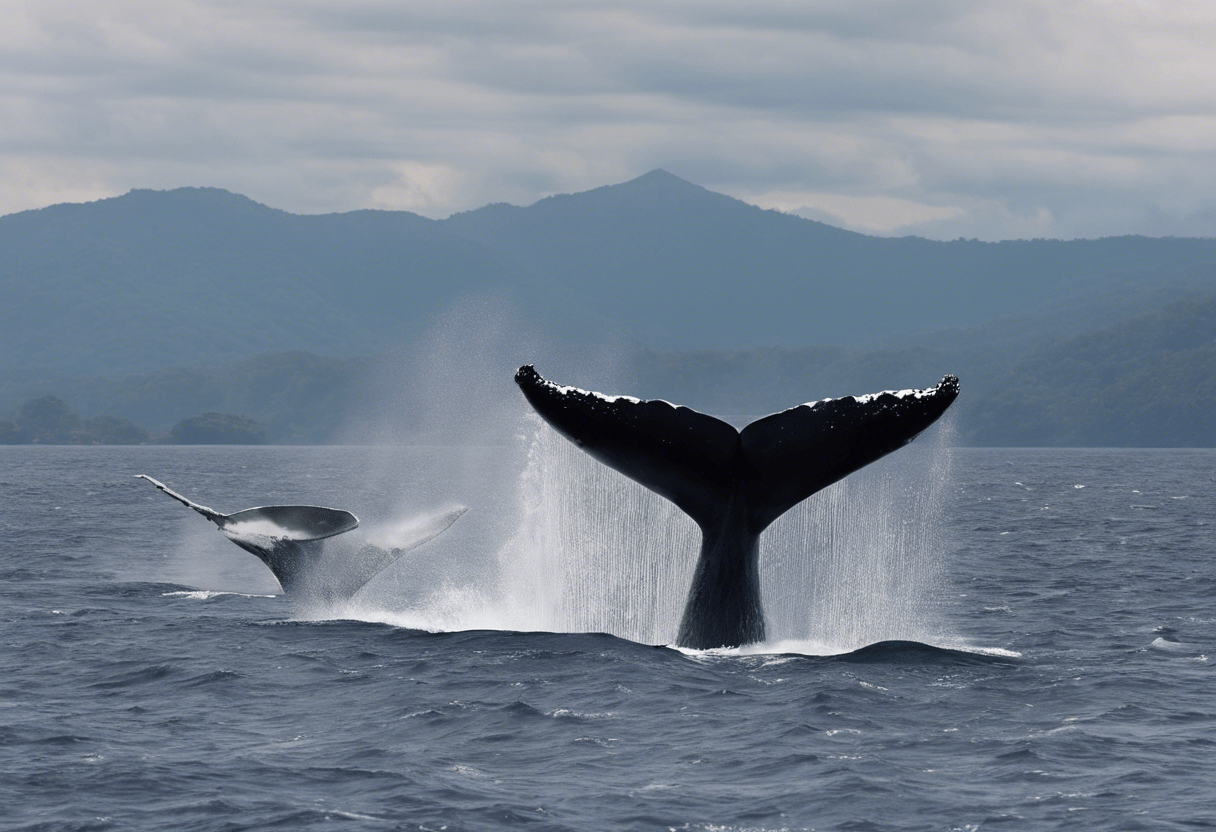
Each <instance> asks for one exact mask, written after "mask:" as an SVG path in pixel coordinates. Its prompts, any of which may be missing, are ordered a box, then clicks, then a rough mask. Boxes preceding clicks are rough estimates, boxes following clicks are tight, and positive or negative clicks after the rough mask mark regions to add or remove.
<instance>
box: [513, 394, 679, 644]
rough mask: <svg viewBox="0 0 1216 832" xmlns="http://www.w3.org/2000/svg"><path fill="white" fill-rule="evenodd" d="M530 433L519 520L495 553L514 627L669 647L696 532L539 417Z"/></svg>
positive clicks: (666, 504)
mask: <svg viewBox="0 0 1216 832" xmlns="http://www.w3.org/2000/svg"><path fill="white" fill-rule="evenodd" d="M529 434H530V436H529V439H528V441H529V442H530V448H529V452H528V461H527V466H526V469H525V471H524V473H523V476H522V479H521V501H522V505H521V506H520V508H521V510H522V521H521V525H520V529H519V532H518V533H517V535H516V537H515V538H514V539H513V540H512V541H511V542H510V543H509V544H508V545H507V546H506V547H505V548H504V549H503V551H502V553H501V562H502V582H503V590H504V592H503V595H504V600H505V601H506V604H507V607H508V609H507V613H508V615H507V618H508V619H509V620H510V622H511V626H516V627H521V628H527V629H542V630H555V631H563V632H607V633H612V634H614V635H618V636H622V637H624V638H629V639H633V640H635V641H640V642H645V643H650V644H658V643H667V642H671V641H673V640H674V639H675V634H676V628H677V626H678V624H679V618H680V613H681V612H682V611H683V606H684V597H685V595H686V594H687V592H688V584H689V581H690V580H691V579H692V570H693V567H694V566H695V564H696V557H697V551H698V545H699V541H700V532H699V530H698V529H697V527H696V525H695V524H694V523H693V522H692V520H691V519H689V518H688V516H687V515H685V514H684V513H683V512H681V511H680V510H679V509H677V508H676V507H675V506H673V505H672V504H671V503H669V502H668V501H667V500H664V499H663V498H662V497H659V496H658V495H656V494H655V493H653V492H652V491H649V490H647V489H645V488H643V487H642V486H640V485H638V484H637V483H635V482H633V481H632V480H630V479H628V478H627V477H624V476H622V475H621V474H618V473H617V472H616V471H613V470H611V469H610V468H608V467H606V466H604V465H601V464H600V463H598V462H596V461H595V460H593V459H592V458H591V457H589V456H587V455H586V454H585V453H584V452H583V451H581V450H579V449H578V448H577V447H575V446H574V445H573V444H572V443H570V442H568V441H567V440H565V439H563V438H562V437H561V436H559V435H558V434H557V433H556V432H555V431H553V430H552V429H551V428H550V427H548V426H547V425H545V424H544V423H542V422H541V421H540V420H539V419H538V418H532V419H530V421H529Z"/></svg>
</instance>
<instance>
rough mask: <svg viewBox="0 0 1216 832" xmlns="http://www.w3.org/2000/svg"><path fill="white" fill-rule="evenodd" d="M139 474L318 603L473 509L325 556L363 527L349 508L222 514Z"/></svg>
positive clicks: (355, 587)
mask: <svg viewBox="0 0 1216 832" xmlns="http://www.w3.org/2000/svg"><path fill="white" fill-rule="evenodd" d="M136 476H137V478H139V479H145V480H147V481H148V482H150V483H152V484H153V485H154V486H156V487H157V488H158V489H160V490H161V491H163V492H164V493H165V494H167V495H169V496H170V497H172V498H173V499H174V500H177V501H178V502H179V503H181V504H182V505H184V506H186V507H188V508H190V509H193V510H194V511H197V512H198V513H199V514H201V515H203V516H204V517H206V518H207V519H208V520H210V521H211V522H212V523H215V525H216V526H218V527H219V530H220V531H221V532H222V533H223V535H224V536H225V537H227V538H228V539H229V540H231V541H232V542H233V543H235V544H236V545H237V546H239V547H241V548H242V549H244V550H245V551H246V552H249V553H250V554H252V555H255V556H256V557H257V558H258V559H259V560H261V561H262V562H263V563H265V564H266V566H267V567H268V568H269V569H270V571H271V572H272V573H273V574H274V577H275V579H276V580H277V581H278V582H279V586H280V587H282V588H283V591H284V592H286V593H288V594H292V595H305V596H307V597H309V598H311V599H313V600H319V601H339V600H345V599H347V598H350V597H351V596H353V595H354V594H355V593H356V592H358V591H359V590H360V589H362V588H363V587H364V586H365V585H366V584H367V583H368V581H370V580H371V579H372V578H374V577H376V576H377V575H379V574H380V573H381V572H383V571H384V570H385V569H387V568H388V567H389V566H391V565H392V564H393V563H395V562H396V561H397V560H398V559H400V558H401V556H402V555H404V554H405V553H406V552H409V551H411V550H413V549H417V548H418V547H419V546H421V545H423V544H424V543H426V542H427V541H429V540H431V539H432V538H434V537H436V536H438V535H440V534H442V533H443V532H445V531H446V530H447V529H448V528H449V527H450V526H451V525H452V524H453V523H455V522H456V521H457V520H459V519H460V517H461V515H463V514H464V513H465V512H466V511H468V508H466V507H465V506H458V507H456V508H451V509H447V510H445V511H441V512H438V513H436V514H432V515H427V516H425V517H423V518H422V519H421V520H419V521H418V522H415V523H411V524H410V525H408V526H406V527H403V528H398V529H395V530H394V532H393V533H392V534H390V535H389V536H388V538H387V539H386V540H383V541H377V543H382V544H383V545H376V544H373V543H368V544H366V545H364V546H362V547H360V548H359V549H357V550H354V551H352V549H350V548H345V549H340V550H339V553H338V554H339V557H333V556H331V557H330V558H328V559H325V558H323V557H322V554H323V552H322V550H323V544H324V542H325V541H326V540H328V539H329V538H331V537H336V536H338V535H340V534H345V533H346V532H349V531H351V530H353V529H355V528H357V527H358V525H359V518H357V517H355V515H353V514H351V513H350V512H349V511H343V510H341V509H336V508H325V507H323V506H260V507H258V508H248V509H245V510H244V511H238V512H236V513H235V514H221V513H220V512H218V511H216V510H215V509H213V508H208V507H207V506H204V505H199V504H198V503H196V502H194V501H192V500H190V499H188V498H186V497H183V496H182V495H181V494H178V493H177V492H176V491H174V490H173V489H171V488H169V487H168V486H167V485H165V484H164V483H162V482H160V481H158V480H154V479H153V478H152V477H149V476H147V475H146V474H137V475H136Z"/></svg>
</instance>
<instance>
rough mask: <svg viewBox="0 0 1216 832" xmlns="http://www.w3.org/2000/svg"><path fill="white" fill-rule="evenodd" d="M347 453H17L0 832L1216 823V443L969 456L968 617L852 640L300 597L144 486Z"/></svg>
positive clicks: (964, 483)
mask: <svg viewBox="0 0 1216 832" xmlns="http://www.w3.org/2000/svg"><path fill="white" fill-rule="evenodd" d="M420 453H421V451H420ZM428 453H440V451H435V450H434V449H431V451H428ZM350 454H351V452H349V451H348V450H347V449H341V448H245V449H237V448H39V447H11V448H0V458H2V459H3V464H2V466H0V495H2V496H3V506H4V508H3V512H2V513H0V595H2V601H0V622H2V623H0V638H2V639H3V648H2V649H0V662H2V667H0V806H3V807H4V811H3V813H2V815H3V816H2V817H0V828H3V829H12V830H31V831H32V830H143V829H149V830H152V829H177V830H236V829H302V830H313V829H368V830H377V829H384V830H440V829H447V830H495V829H504V828H526V829H534V830H590V829H596V830H617V829H620V830H651V829H663V830H666V829H671V830H705V832H710V830H714V831H715V832H717V831H718V830H723V831H725V830H740V831H742V830H804V829H806V830H883V832H889V831H890V830H930V829H935V830H987V829H1040V830H1041V829H1085V830H1141V829H1143V830H1171V829H1177V830H1184V829H1185V830H1194V829H1205V828H1214V827H1216V787H1213V785H1212V784H1213V783H1216V672H1214V670H1213V658H1214V657H1216V607H1214V606H1213V599H1214V598H1216V557H1214V555H1216V523H1214V522H1213V520H1214V518H1213V514H1214V512H1213V505H1214V499H1216V453H1213V452H1210V451H1103V450H1095V451H1079V450H1077V451H1072V450H1059V449H1053V450H982V449H980V450H961V451H956V452H955V454H956V458H955V465H954V473H953V478H952V482H951V484H950V491H949V498H948V501H947V505H946V506H945V509H944V511H943V516H944V518H945V519H944V522H945V523H946V524H947V526H948V529H947V532H948V533H947V534H945V535H944V538H943V539H944V540H945V541H946V548H945V550H944V551H942V552H941V557H942V558H943V559H945V562H946V566H947V568H946V570H945V572H946V574H947V575H948V578H949V580H948V582H947V584H946V586H945V587H943V589H942V592H943V595H944V596H945V597H943V598H942V599H941V600H942V608H943V615H944V617H945V621H946V622H947V624H948V634H949V636H950V637H949V638H948V639H943V640H942V641H941V643H937V644H925V643H917V642H911V643H909V642H899V641H887V642H883V643H880V644H875V645H870V646H867V647H864V648H862V649H860V650H856V651H851V652H847V653H843V654H839V655H813V653H815V652H816V651H815V650H812V649H801V652H783V648H782V647H781V645H776V646H773V647H771V648H765V649H772V650H773V651H774V652H765V649H762V650H742V651H740V650H736V651H730V650H725V651H705V652H696V651H682V650H677V649H673V648H671V647H667V646H654V645H648V644H639V643H636V642H632V641H628V640H625V639H623V638H618V637H615V636H612V635H608V634H597V633H548V632H512V631H502V630H492V629H485V630H465V631H455V632H443V631H439V632H430V631H426V630H419V629H409V628H406V627H400V626H394V625H393V624H391V623H378V622H376V621H359V620H341V619H339V620H332V619H326V618H324V617H317V616H315V615H311V616H310V615H301V614H300V613H299V611H298V610H296V609H294V608H293V607H292V605H291V603H290V601H289V599H287V598H285V597H283V596H281V595H278V594H277V593H276V591H275V588H274V585H273V581H270V582H269V583H268V582H267V577H268V576H267V575H263V574H261V573H260V572H259V569H260V565H258V564H257V563H256V562H254V561H253V560H252V559H251V558H249V557H248V556H247V555H244V554H243V553H241V552H239V551H238V550H236V549H235V547H230V548H232V552H231V553H228V552H227V550H225V549H223V548H222V546H221V547H220V548H210V547H211V546H212V543H211V542H210V541H211V537H214V538H215V539H216V543H217V544H223V545H229V544H226V543H225V542H224V541H223V540H222V539H221V538H220V537H219V536H218V535H216V534H215V533H214V532H213V531H211V530H209V529H207V528H205V526H206V524H205V523H204V522H203V521H201V520H200V519H199V518H196V517H193V516H191V515H189V513H188V512H184V511H182V510H180V507H175V506H174V505H172V504H171V503H169V502H168V501H167V500H163V499H158V496H159V495H157V494H155V492H154V491H152V490H151V489H149V488H146V487H141V486H140V485H139V484H138V483H136V481H135V480H133V479H131V475H132V474H134V473H151V474H154V475H156V474H157V473H162V474H165V478H166V479H174V478H176V480H177V481H178V482H181V483H187V482H191V483H194V484H195V485H197V486H198V490H197V491H196V492H192V493H191V495H192V496H194V497H196V498H199V499H202V501H203V502H207V503H208V504H211V505H215V506H216V507H217V508H220V509H221V510H235V509H238V508H244V507H247V506H250V505H257V504H265V503H266V502H271V501H274V502H293V501H316V502H322V503H325V502H329V503H333V502H335V500H334V499H333V495H334V494H346V495H348V497H349V498H350V499H352V500H354V499H362V498H361V497H359V495H358V494H356V493H355V492H356V491H357V487H356V486H352V485H350V484H351V483H353V482H357V481H358V479H359V474H360V470H359V467H360V466H359V463H357V461H351V460H350V458H349V457H350ZM170 474H172V475H173V476H169V475H170ZM339 488H341V489H344V490H342V491H339V490H338V489H339ZM365 496H366V495H365ZM327 497H328V498H329V499H326V498H327ZM204 498H206V499H204ZM221 504H222V505H221ZM473 508H474V509H476V506H474V507H473ZM462 522H463V521H462ZM204 544H205V545H204ZM203 557H206V558H211V559H212V561H211V562H208V563H206V564H203V563H201V562H200V559H201V558H203ZM229 557H231V560H230V561H225V560H222V559H223V558H229ZM396 572H397V573H398V574H397V576H396V578H395V580H397V581H399V582H402V583H407V582H408V580H409V577H410V574H411V573H410V565H409V562H408V561H407V562H405V563H403V564H401V565H399V566H398V567H396ZM784 649H788V648H784ZM820 652H823V651H820Z"/></svg>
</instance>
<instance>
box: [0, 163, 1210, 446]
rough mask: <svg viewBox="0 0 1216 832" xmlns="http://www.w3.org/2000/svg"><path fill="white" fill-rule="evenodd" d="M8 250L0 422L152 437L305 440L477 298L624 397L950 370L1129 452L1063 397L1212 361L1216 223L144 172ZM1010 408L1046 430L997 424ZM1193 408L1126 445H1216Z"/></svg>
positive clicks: (660, 188)
mask: <svg viewBox="0 0 1216 832" xmlns="http://www.w3.org/2000/svg"><path fill="white" fill-rule="evenodd" d="M0 254H2V255H3V256H2V257H0V297H3V301H4V302H3V304H2V305H0V414H2V413H4V412H6V411H7V412H10V413H11V412H14V411H15V410H16V408H17V405H18V404H19V403H20V402H21V400H22V399H23V398H27V397H31V396H36V395H43V394H45V393H49V392H60V393H63V395H65V397H68V398H70V399H71V400H72V403H73V405H74V406H76V407H77V408H78V409H79V410H80V411H81V412H82V414H84V415H85V416H88V415H90V414H92V413H106V414H107V415H117V416H121V417H123V418H127V419H130V420H132V421H134V422H136V423H137V424H140V425H144V426H148V427H151V428H153V429H154V430H163V429H165V428H166V426H167V425H169V424H171V423H173V422H175V421H177V420H180V419H182V418H185V417H187V416H191V415H197V414H198V413H201V412H203V411H204V410H214V409H220V408H226V409H227V410H230V411H232V412H236V413H243V414H245V415H249V416H253V417H255V418H259V419H261V420H263V421H264V422H266V423H267V424H268V425H270V427H271V429H270V435H271V436H272V438H273V437H275V436H277V437H279V438H280V439H285V440H289V441H323V440H325V439H326V438H330V437H332V432H333V430H334V429H335V428H334V426H335V425H336V424H338V423H339V422H340V421H341V419H342V410H343V407H344V404H343V402H344V401H345V397H347V396H349V395H350V393H351V390H353V389H355V387H358V385H359V384H360V383H363V382H361V381H359V379H365V377H366V372H367V368H368V367H369V366H371V362H370V360H369V359H370V357H371V356H374V355H378V354H381V353H384V352H385V351H386V350H391V349H393V348H400V346H401V345H403V344H410V343H414V344H416V343H418V339H419V337H420V336H421V335H422V334H423V333H425V332H426V331H427V330H428V328H431V327H433V326H435V322H436V321H437V320H439V319H440V318H441V317H442V315H443V314H444V313H445V311H447V310H450V309H452V308H453V307H455V306H458V305H459V304H460V303H461V302H462V300H463V299H467V298H469V297H480V298H491V299H493V300H492V305H493V306H495V307H497V308H502V309H506V310H512V311H511V312H510V314H511V315H512V316H513V318H514V321H515V323H514V326H516V327H517V328H518V330H519V331H520V332H521V333H523V334H524V335H526V336H531V335H533V334H534V335H536V336H537V337H539V338H541V339H543V340H544V342H545V343H547V344H550V345H551V346H552V348H553V349H554V350H556V351H559V352H560V351H561V350H562V349H564V348H565V347H564V346H563V345H567V346H569V345H581V346H582V347H583V348H586V346H587V345H601V346H603V345H607V346H608V347H609V349H610V350H611V351H616V352H619V353H621V354H623V355H628V356H630V357H629V359H628V362H627V363H628V365H629V371H628V373H627V374H626V376H627V377H628V378H629V379H630V383H631V384H632V385H634V386H635V387H636V388H637V389H636V390H631V391H630V392H637V393H639V394H642V395H654V396H660V397H663V398H669V399H674V400H679V401H684V402H686V403H688V404H690V405H693V406H699V407H702V408H703V409H710V410H713V411H714V412H729V413H746V412H753V413H754V412H764V411H766V410H769V409H774V408H777V407H782V406H789V405H790V404H793V403H796V402H797V401H801V400H804V399H806V398H814V397H818V396H821V395H840V394H842V393H847V392H859V391H865V390H870V389H880V388H883V387H899V386H912V385H918V386H919V385H925V384H929V383H932V382H934V381H936V379H937V378H939V377H940V376H941V374H942V372H944V371H946V370H949V371H952V372H957V373H959V374H960V375H961V376H963V377H964V390H965V391H967V392H969V393H971V395H970V396H969V397H964V400H960V405H961V406H963V409H964V411H965V413H966V414H967V415H966V417H965V418H964V417H962V416H960V422H961V424H962V427H961V428H960V430H961V431H962V432H963V433H964V434H965V436H966V437H968V438H969V440H970V441H974V442H981V443H984V444H1008V443H1016V444H1061V443H1064V444H1094V443H1095V442H1097V443H1105V444H1127V443H1128V442H1129V441H1132V440H1130V439H1129V437H1130V434H1128V430H1130V429H1131V428H1130V427H1129V423H1127V422H1126V420H1124V421H1123V422H1120V421H1119V420H1118V419H1114V418H1113V417H1112V419H1111V420H1108V421H1110V424H1106V425H1105V426H1103V425H1101V424H1099V423H1098V421H1095V418H1094V417H1095V413H1094V412H1092V410H1090V409H1086V408H1085V407H1076V408H1073V409H1072V410H1070V409H1069V407H1068V406H1066V404H1064V402H1066V401H1067V399H1068V397H1069V396H1070V395H1072V394H1074V393H1078V392H1080V391H1084V394H1085V396H1087V397H1088V400H1090V401H1093V400H1095V399H1101V400H1102V401H1106V400H1107V399H1109V398H1110V396H1111V395H1114V393H1113V392H1112V391H1124V392H1125V394H1126V395H1134V394H1135V393H1134V391H1137V390H1138V391H1140V392H1141V393H1146V392H1151V394H1152V396H1158V397H1160V396H1167V395H1183V396H1185V395H1199V394H1200V393H1202V395H1209V393H1208V392H1203V391H1209V390H1210V388H1211V377H1212V376H1214V375H1216V372H1214V371H1216V365H1213V363H1212V359H1211V353H1210V350H1211V348H1212V345H1211V341H1212V338H1211V334H1210V333H1211V331H1212V330H1211V329H1209V326H1210V325H1211V324H1213V323H1214V322H1211V321H1208V320H1207V319H1206V318H1204V317H1203V314H1202V313H1203V310H1206V309H1208V308H1209V306H1208V305H1206V304H1208V303H1209V301H1210V300H1211V298H1212V297H1216V240H1213V239H1187V238H1146V237H1117V238H1107V239H1100V240H1076V241H1059V240H1023V241H1006V242H1000V243H983V242H978V241H974V240H971V241H968V240H956V241H953V242H935V241H930V240H924V239H920V238H914V237H905V238H879V237H870V236H866V235H862V234H857V233H853V232H849V231H844V230H841V229H838V228H833V227H831V226H828V225H825V224H823V223H819V222H814V221H811V220H805V219H801V218H799V217H795V216H792V215H788V214H783V213H780V212H776V211H769V210H763V209H760V208H757V207H755V206H752V205H749V204H746V203H743V202H740V201H739V200H736V199H733V198H731V197H728V196H725V195H723V194H717V193H713V192H711V191H708V190H706V189H704V188H701V187H699V186H697V185H694V184H692V183H689V182H686V181H684V180H682V179H679V178H677V177H675V176H672V175H671V174H668V173H666V172H664V171H652V172H651V173H649V174H646V175H645V176H642V177H639V178H638V179H634V180H632V181H629V182H625V183H623V184H620V185H613V186H606V187H602V188H597V189H595V190H591V191H587V192H584V193H579V194H572V195H561V196H554V197H550V198H547V199H544V200H541V201H540V202H538V203H536V204H534V205H531V206H527V207H518V206H511V205H489V206H486V207H484V208H480V209H477V210H475V211H469V212H466V213H461V214H456V215H453V216H451V217H449V218H447V219H445V220H431V219H426V218H424V217H420V216H417V215H414V214H410V213H408V212H402V211H354V212H349V213H343V214H327V215H294V214H289V213H286V212H284V211H279V210H276V209H273V208H269V207H267V206H264V205H260V204H258V203H256V202H253V201H252V200H249V199H247V198H245V197H242V196H239V195H236V194H232V193H229V192H226V191H222V190H218V189H209V188H180V189H177V190H173V191H146V190H140V191H132V192H130V193H128V194H126V195H124V196H120V197H115V198H112V199H105V200H99V201H97V202H92V203H84V204H65V205H55V206H51V207H49V208H45V209H41V210H36V211H26V212H22V213H19V214H12V215H8V216H4V217H0ZM1154 316H1156V317H1154ZM1149 331H1153V332H1160V333H1161V334H1160V337H1153V338H1147V337H1145V338H1140V339H1139V340H1137V337H1136V333H1137V332H1140V333H1141V334H1143V333H1145V332H1149ZM1170 333H1173V334H1174V335H1176V336H1178V338H1180V339H1181V341H1185V342H1186V343H1188V344H1189V345H1190V346H1187V347H1185V348H1182V347H1178V346H1177V344H1175V343H1173V342H1171V341H1170V338H1169V337H1168V336H1169V335H1170ZM1181 333H1189V335H1185V336H1184V335H1182V334H1181ZM1187 338H1190V340H1189V341H1187ZM1205 339H1206V340H1205ZM525 340H527V339H526V338H524V337H521V339H520V341H521V342H523V341H525ZM1175 340H1177V339H1175ZM1181 341H1180V342H1179V343H1181ZM519 351H520V353H521V354H520V356H518V359H520V360H526V359H528V358H529V357H530V353H528V351H527V350H526V349H524V348H522V347H521V348H520V350H519ZM508 358H509V360H516V357H515V356H509V357H508ZM1183 365H1185V370H1184V369H1182V368H1183ZM1063 368H1071V371H1072V372H1073V373H1074V375H1072V376H1069V374H1068V373H1067V372H1065V371H1064V369H1063ZM1121 373H1122V375H1120V374H1121ZM1132 379H1138V381H1135V382H1134V383H1133V381H1131V380H1132ZM1036 380H1037V381H1036ZM1048 380H1050V383H1049V382H1048ZM276 385H279V386H282V387H283V390H281V391H276ZM351 385H354V387H352V386H351ZM1128 385H1132V386H1130V387H1129V386H1128ZM1163 385H1164V386H1163ZM1181 386H1185V389H1183V387H1181ZM1051 391H1054V392H1051ZM1188 391H1189V392H1188ZM1210 395H1212V396H1216V392H1212V393H1211V394H1210ZM1104 397H1105V398H1104ZM968 399H969V401H968ZM1048 399H1050V400H1051V402H1048V401H1047V400H1048ZM1074 400H1076V399H1075V397H1074ZM964 401H966V404H965V405H964ZM1002 402H1003V404H1002ZM1027 402H1036V405H1035V406H1034V407H1032V408H1031V409H1032V410H1034V412H1035V413H1036V414H1038V415H1039V416H1042V415H1044V414H1053V415H1052V416H1051V419H1049V420H1048V421H1049V422H1050V424H1047V423H1046V422H1043V419H1041V418H1040V419H1035V418H1028V419H1020V420H1017V424H1018V425H1020V426H1021V427H1018V428H1017V429H1015V426H1014V425H1013V424H1011V423H1009V420H1007V419H1005V418H1004V417H1002V416H1001V415H1000V414H1001V413H1009V412H1013V411H1015V410H1017V409H1018V407H1019V406H1020V404H1019V403H1023V404H1024V403H1027ZM1027 406H1029V405H1027ZM1196 407H1199V409H1200V410H1202V407H1200V406H1199V405H1196ZM308 410H311V411H313V413H311V414H307V413H305V411H308ZM1107 410H1108V411H1109V408H1108V409H1107ZM1197 412H1198V411H1197ZM1144 418H1145V419H1148V420H1149V423H1153V417H1152V416H1151V415H1145V417H1144ZM1053 420H1054V421H1053ZM1099 421H1100V420H1099ZM1157 423H1158V424H1160V423H1161V422H1160V420H1158V422H1157ZM1188 424H1190V425H1191V426H1192V427H1193V430H1192V431H1191V433H1190V434H1188V433H1187V432H1186V430H1187V428H1185V426H1175V427H1174V428H1170V430H1169V431H1166V433H1168V435H1169V436H1171V437H1173V438H1172V439H1169V440H1168V442H1166V440H1164V439H1162V437H1163V436H1165V434H1161V435H1156V434H1153V435H1150V434H1152V433H1153V432H1152V430H1151V429H1138V430H1140V433H1138V434H1136V435H1137V436H1139V437H1140V439H1138V440H1134V442H1138V443H1140V444H1162V443H1163V442H1166V443H1167V444H1169V443H1173V444H1205V443H1206V444H1216V441H1213V440H1212V439H1205V438H1203V437H1207V436H1208V435H1209V434H1208V433H1205V431H1207V428H1206V427H1205V426H1206V425H1207V422H1206V421H1204V420H1203V419H1199V420H1198V421H1195V420H1192V422H1191V423H1188ZM276 426H277V427H276ZM1145 430H1148V432H1147V433H1146V432H1145ZM1036 431H1039V433H1037V434H1036ZM1121 431H1122V432H1121ZM1195 431H1198V432H1197V433H1196V432H1195ZM1158 434H1160V431H1158ZM1125 440H1126V441H1125Z"/></svg>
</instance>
